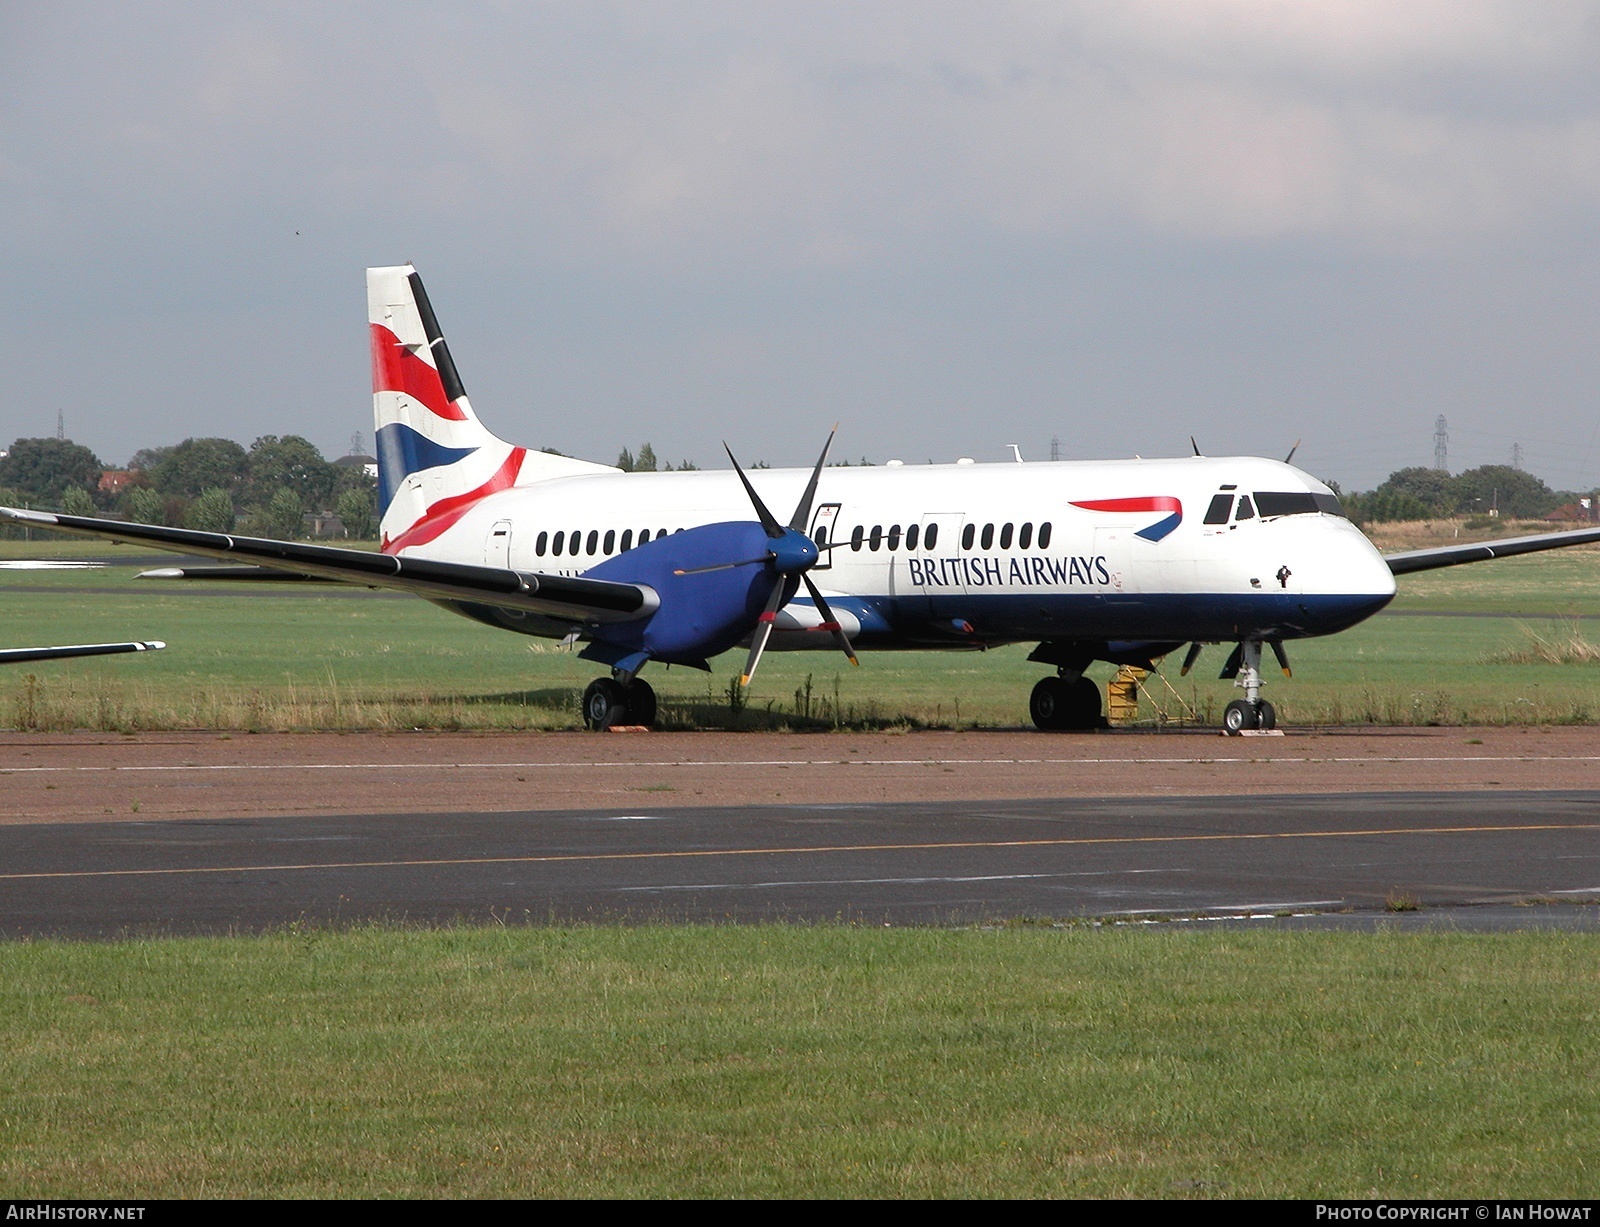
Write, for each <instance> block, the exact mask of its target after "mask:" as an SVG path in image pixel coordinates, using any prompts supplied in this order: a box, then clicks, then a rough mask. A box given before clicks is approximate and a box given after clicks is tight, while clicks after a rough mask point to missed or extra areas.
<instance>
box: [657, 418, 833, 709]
mask: <svg viewBox="0 0 1600 1227" xmlns="http://www.w3.org/2000/svg"><path fill="white" fill-rule="evenodd" d="M838 430H839V428H838V426H837V425H836V426H834V428H833V429H832V430H830V431H829V432H828V439H827V442H826V443H824V444H823V445H822V454H821V455H820V456H818V457H817V464H816V467H815V468H813V469H812V470H811V480H810V481H809V482H807V483H806V488H805V492H804V493H803V494H801V496H800V501H799V502H798V503H796V504H795V508H794V514H793V515H792V516H790V517H789V523H788V526H787V527H785V526H784V525H782V524H780V523H778V518H777V517H776V516H775V515H773V514H772V512H771V511H770V510H769V509H768V507H767V505H766V503H764V502H763V501H762V499H761V495H759V494H757V493H756V488H755V487H754V486H753V485H751V484H750V479H749V478H748V477H746V476H745V472H744V469H743V468H741V467H740V465H739V458H738V457H737V456H735V455H734V454H733V449H732V448H731V447H729V446H728V445H727V444H726V443H724V444H723V445H722V450H723V451H725V452H727V453H728V459H729V460H731V461H733V471H734V472H735V473H737V474H738V475H739V482H740V484H742V485H743V486H744V491H745V493H746V494H748V495H749V496H750V503H751V505H752V506H754V507H755V510H756V519H757V520H759V521H760V522H761V527H762V528H763V529H764V530H765V531H766V534H767V539H768V541H769V542H770V544H769V546H768V548H767V553H766V555H765V556H764V557H761V558H749V559H746V560H744V561H743V562H729V563H721V564H718V565H717V566H713V567H701V568H698V569H697V570H696V571H680V572H678V574H680V575H693V574H700V573H702V572H705V571H719V570H725V569H728V568H731V567H744V566H750V565H752V564H753V563H766V564H768V565H769V566H771V568H772V569H773V571H774V572H776V578H777V582H776V583H775V584H774V585H773V588H772V595H771V596H769V597H768V598H767V604H766V607H765V608H764V609H762V611H761V615H760V617H759V618H757V620H756V626H755V632H754V633H753V634H752V635H751V637H750V655H749V656H748V657H747V658H746V659H745V664H744V673H743V674H741V675H740V678H739V685H741V686H748V685H749V684H750V679H751V678H753V677H754V676H755V675H756V666H758V665H759V664H760V663H761V654H762V653H763V652H765V651H766V648H767V640H768V639H770V638H771V637H772V624H773V622H775V621H776V620H777V617H778V610H780V609H782V608H783V607H784V605H785V604H787V603H788V601H789V600H790V598H791V597H793V596H794V591H795V587H796V586H797V585H795V583H794V580H796V579H798V580H799V581H800V583H802V584H804V585H805V587H806V591H807V592H808V593H809V594H810V596H811V599H812V601H813V602H815V604H816V607H817V613H818V614H820V615H821V616H822V625H820V626H819V627H817V629H818V630H825V631H830V632H832V634H833V639H834V642H835V643H837V644H838V645H839V647H840V649H841V650H842V651H843V652H844V654H845V656H846V657H847V658H848V659H849V661H850V663H851V664H852V665H858V666H859V665H860V664H861V662H860V661H859V660H858V659H857V658H856V653H855V649H854V648H853V647H851V646H850V637H849V636H848V635H846V634H845V632H844V627H842V626H841V625H840V624H839V619H838V618H836V617H835V616H834V613H833V610H832V608H831V607H830V606H829V605H828V602H827V601H826V600H825V599H824V598H823V595H822V593H821V592H819V591H818V590H817V586H816V584H814V583H812V581H811V577H810V576H809V575H807V574H806V572H807V571H809V570H810V569H811V568H812V567H814V566H816V565H817V559H818V558H819V557H820V553H821V551H820V550H819V548H818V546H817V544H816V543H815V542H814V541H812V540H811V538H810V537H808V536H806V532H805V529H806V525H807V524H809V523H810V522H811V504H812V503H813V502H814V501H815V500H816V497H817V483H818V482H819V481H820V480H821V479H822V470H823V467H824V466H825V465H826V464H827V463H828V452H829V450H830V449H831V448H832V447H833V436H834V435H835V434H837V433H838ZM823 548H827V549H832V548H833V547H832V546H831V545H830V546H826V547H823Z"/></svg>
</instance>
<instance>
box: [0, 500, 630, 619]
mask: <svg viewBox="0 0 1600 1227" xmlns="http://www.w3.org/2000/svg"><path fill="white" fill-rule="evenodd" d="M0 519H6V520H11V521H13V522H15V523H18V524H28V525H32V526H34V527H39V528H49V529H53V530H55V531H57V532H68V533H78V534H81V535H82V536H86V537H102V538H105V539H107V540H110V541H120V542H127V543H129V544H132V545H150V546H158V547H164V548H168V549H170V548H172V547H174V546H176V547H177V548H179V549H181V550H183V551H184V552H185V553H188V554H199V555H200V556H201V557H206V558H225V559H239V560H241V561H244V560H248V561H249V562H252V563H257V564H259V565H261V566H264V567H272V568H274V569H277V570H282V571H289V572H293V573H295V574H299V575H309V576H313V577H316V578H319V579H332V580H339V581H341V582H343V583H350V584H363V585H365V586H366V587H369V588H392V589H395V590H397V591H400V592H414V593H416V594H417V595H419V596H425V597H438V598H444V599H447V600H456V601H462V600H469V601H476V602H477V603H478V604H480V605H493V606H496V607H498V608H501V609H521V610H525V611H527V612H530V613H540V614H545V615H547V616H549V617H553V618H567V619H571V620H572V621H574V622H584V623H592V622H629V621H632V620H634V619H636V618H647V617H649V616H650V615H651V614H652V613H654V612H655V611H656V609H657V608H658V607H659V606H660V604H661V601H660V598H659V597H658V596H657V595H656V593H655V590H654V589H653V588H650V587H649V586H647V585H645V584H629V583H618V582H617V581H615V580H604V579H585V578H583V577H581V576H576V577H574V576H565V575H540V574H537V573H532V572H527V571H511V570H507V569H505V568H502V567H480V566H474V565H472V564H470V563H460V562H435V561H433V560H432V559H427V558H403V557H399V556H397V555H394V554H374V553H371V552H369V551H367V550H346V549H339V548H337V547H335V546H330V545H308V544H306V543H304V542H300V541H269V540H265V539H263V538H260V537H234V536H231V535H228V534H225V533H208V532H201V531H199V530H198V529H193V528H167V527H164V526H162V525H159V524H124V523H122V522H121V521H120V520H99V519H94V518H92V517H90V516H69V515H58V514H56V513H55V512H50V511H19V510H18V509H17V508H15V507H0Z"/></svg>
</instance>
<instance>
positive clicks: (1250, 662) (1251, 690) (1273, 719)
mask: <svg viewBox="0 0 1600 1227" xmlns="http://www.w3.org/2000/svg"><path fill="white" fill-rule="evenodd" d="M1272 653H1273V655H1274V656H1276V657H1277V658H1278V664H1279V665H1280V666H1281V667H1282V669H1283V673H1284V676H1285V677H1289V676H1291V674H1290V673H1289V660H1288V658H1287V657H1286V656H1285V655H1284V653H1283V645H1282V644H1281V643H1279V642H1277V641H1276V640H1273V641H1272ZM1222 677H1223V678H1230V677H1231V678H1234V679H1235V680H1234V685H1235V686H1238V687H1240V688H1241V689H1242V690H1243V691H1244V698H1242V699H1235V700H1234V701H1233V702H1232V703H1229V704H1228V706H1227V707H1225V708H1223V709H1222V728H1223V731H1224V732H1225V733H1227V734H1228V736H1230V737H1237V736H1239V734H1241V733H1245V732H1251V731H1260V732H1263V733H1265V732H1269V731H1271V730H1272V729H1274V728H1276V727H1277V726H1278V713H1277V710H1276V709H1275V708H1274V707H1273V706H1272V704H1271V703H1268V702H1267V701H1266V700H1265V699H1263V698H1262V697H1261V640H1259V639H1246V640H1245V641H1244V642H1243V643H1241V644H1240V645H1239V646H1238V647H1237V648H1235V649H1234V650H1233V655H1232V656H1230V657H1228V663H1227V664H1226V665H1224V666H1223V668H1222Z"/></svg>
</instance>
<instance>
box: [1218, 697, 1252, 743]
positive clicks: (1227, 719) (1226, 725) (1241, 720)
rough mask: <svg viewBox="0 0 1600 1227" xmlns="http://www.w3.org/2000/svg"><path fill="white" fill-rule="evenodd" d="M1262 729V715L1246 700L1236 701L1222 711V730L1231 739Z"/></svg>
mask: <svg viewBox="0 0 1600 1227" xmlns="http://www.w3.org/2000/svg"><path fill="white" fill-rule="evenodd" d="M1260 727H1261V713H1260V712H1259V711H1258V710H1257V709H1256V708H1255V706H1254V705H1253V704H1251V703H1247V702H1246V701H1245V700H1244V699H1235V700H1234V701H1233V702H1232V703H1229V704H1228V705H1227V706H1226V707H1224V708H1223V709H1222V728H1223V731H1224V732H1226V733H1227V734H1228V736H1229V737H1237V736H1238V735H1239V734H1240V733H1243V732H1245V731H1246V730H1247V729H1256V728H1260Z"/></svg>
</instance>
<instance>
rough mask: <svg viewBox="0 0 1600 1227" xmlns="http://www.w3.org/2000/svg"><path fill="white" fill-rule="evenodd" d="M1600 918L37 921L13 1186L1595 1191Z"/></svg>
mask: <svg viewBox="0 0 1600 1227" xmlns="http://www.w3.org/2000/svg"><path fill="white" fill-rule="evenodd" d="M1595 953H1596V945H1595V939H1594V938H1593V937H1592V936H1591V937H1584V936H1578V935H1571V934H1565V935H1563V934H1558V933H1530V934H1519V935H1499V936H1493V937H1474V936H1466V935H1453V934H1431V935H1430V934H1408V935H1399V934H1394V933H1380V934H1378V935H1376V936H1373V935H1359V934H1333V933H1330V934H1305V933H1301V934H1282V933H1263V932H1255V933H1241V932H1227V931H1216V930H1211V931H1207V932H1194V931H1173V930H1171V929H1161V930H1150V929H1143V930H1132V931H1129V930H1102V931H1096V930H1085V929H1076V930H1064V931H1063V930H1056V931H1051V930H1040V929H1028V928H1008V929H998V930H989V931H980V930H959V931H938V930H887V929H851V928H842V927H840V928H830V927H824V928H804V927H770V926H769V927H762V926H757V927H748V928H697V927H685V928H664V927H660V928H658V927H645V928H632V929H630V928H613V929H576V930H573V929H537V928H536V929H528V928H516V927H513V928H508V929H491V930H456V931H451V930H446V931H436V932H407V931H398V930H392V929H390V930H381V929H374V930H358V931H355V932H349V933H342V934H336V933H317V932H307V933H288V934H280V935H277V936H272V937H265V938H248V939H216V940H171V941H162V940H154V941H137V942H127V943H111V944H81V945H68V944H57V943H49V942H41V943H34V944H12V945H9V946H4V947H0V1010H3V1027H4V1031H5V1043H4V1045H3V1049H0V1067H3V1069H4V1075H5V1076H4V1078H3V1079H0V1130H3V1136H4V1145H3V1147H0V1196H5V1197H16V1198H34V1197H116V1198H136V1197H179V1196H197V1195H204V1196H263V1195H277V1196H295V1197H316V1196H325V1195H335V1194H341V1195H357V1196H383V1195H392V1196H431V1195H441V1196H507V1195H513V1196H515V1195H529V1196H597V1195H598V1196H660V1195H682V1196H872V1195H876V1196H884V1195H887V1196H942V1197H952V1196H955V1197H961V1196H984V1197H992V1196H1028V1197H1033V1196H1050V1195H1067V1196H1117V1195H1132V1196H1217V1195H1222V1196H1230V1197H1253V1196H1263V1197H1277V1196H1288V1197H1386V1198H1393V1197H1418V1196H1421V1197H1428V1196H1451V1197H1507V1198H1511V1197H1543V1198H1550V1197H1571V1198H1585V1197H1591V1196H1593V1194H1594V1189H1595V1181H1596V1176H1597V1168H1600V1082H1597V1081H1596V1079H1595V1078H1594V1076H1593V1074H1594V1070H1595V1068H1596V1066H1597V1064H1600V1027H1597V1026H1596V1023H1597V1022H1600V970H1597V963H1596V960H1595Z"/></svg>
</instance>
